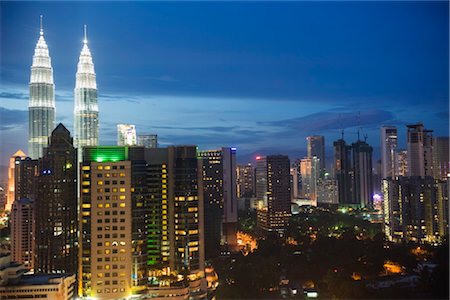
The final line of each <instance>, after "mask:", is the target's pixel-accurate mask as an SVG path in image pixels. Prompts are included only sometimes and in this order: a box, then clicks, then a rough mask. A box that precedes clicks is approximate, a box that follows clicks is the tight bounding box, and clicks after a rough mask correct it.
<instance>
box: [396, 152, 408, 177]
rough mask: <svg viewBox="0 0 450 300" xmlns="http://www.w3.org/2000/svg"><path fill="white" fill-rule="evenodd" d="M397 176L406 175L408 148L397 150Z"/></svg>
mask: <svg viewBox="0 0 450 300" xmlns="http://www.w3.org/2000/svg"><path fill="white" fill-rule="evenodd" d="M396 175H397V176H408V150H406V149H399V150H398V151H397V173H396Z"/></svg>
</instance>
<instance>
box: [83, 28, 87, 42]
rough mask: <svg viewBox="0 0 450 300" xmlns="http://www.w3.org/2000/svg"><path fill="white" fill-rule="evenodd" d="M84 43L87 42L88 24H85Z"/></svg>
mask: <svg viewBox="0 0 450 300" xmlns="http://www.w3.org/2000/svg"><path fill="white" fill-rule="evenodd" d="M83 43H84V44H87V25H86V24H84V39H83Z"/></svg>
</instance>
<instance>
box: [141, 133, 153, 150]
mask: <svg viewBox="0 0 450 300" xmlns="http://www.w3.org/2000/svg"><path fill="white" fill-rule="evenodd" d="M137 145H138V146H143V147H146V148H158V135H156V134H140V135H138V136H137Z"/></svg>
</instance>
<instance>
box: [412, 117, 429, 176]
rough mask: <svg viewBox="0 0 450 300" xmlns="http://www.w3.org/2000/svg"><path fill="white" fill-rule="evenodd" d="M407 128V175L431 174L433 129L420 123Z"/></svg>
mask: <svg viewBox="0 0 450 300" xmlns="http://www.w3.org/2000/svg"><path fill="white" fill-rule="evenodd" d="M407 128H408V133H407V134H408V136H407V143H408V144H407V150H408V176H421V177H424V176H433V135H432V132H433V131H432V130H427V129H425V127H424V126H423V124H422V123H418V124H413V125H407Z"/></svg>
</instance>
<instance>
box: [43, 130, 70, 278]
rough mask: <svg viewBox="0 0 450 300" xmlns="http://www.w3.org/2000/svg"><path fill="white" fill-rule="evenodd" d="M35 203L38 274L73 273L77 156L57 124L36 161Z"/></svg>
mask: <svg viewBox="0 0 450 300" xmlns="http://www.w3.org/2000/svg"><path fill="white" fill-rule="evenodd" d="M36 194H37V195H36V199H35V216H36V217H35V221H36V259H35V271H36V272H38V273H73V274H74V273H76V272H77V257H78V236H77V234H78V204H77V154H76V149H75V148H74V147H73V140H72V137H71V136H70V132H69V131H68V130H67V129H66V128H65V127H64V125H62V124H59V125H58V126H57V127H56V128H55V130H53V132H52V134H51V136H50V144H49V146H48V148H46V151H45V152H44V155H43V157H42V158H41V159H40V160H39V178H38V188H37V193H36Z"/></svg>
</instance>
